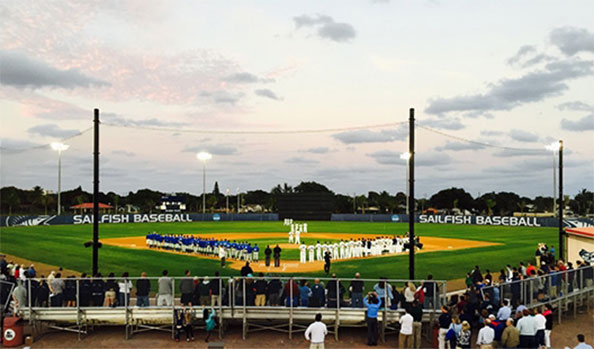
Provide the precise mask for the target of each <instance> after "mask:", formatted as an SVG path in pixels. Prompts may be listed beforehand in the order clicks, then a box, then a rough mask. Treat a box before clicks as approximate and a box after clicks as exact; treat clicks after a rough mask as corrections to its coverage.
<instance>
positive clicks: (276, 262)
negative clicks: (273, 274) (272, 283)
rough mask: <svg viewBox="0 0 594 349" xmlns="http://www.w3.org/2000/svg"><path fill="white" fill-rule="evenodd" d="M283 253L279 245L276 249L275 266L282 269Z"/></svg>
mask: <svg viewBox="0 0 594 349" xmlns="http://www.w3.org/2000/svg"><path fill="white" fill-rule="evenodd" d="M281 251H282V250H281V248H280V247H279V246H278V244H277V245H276V247H275V248H274V266H275V267H280V255H281Z"/></svg>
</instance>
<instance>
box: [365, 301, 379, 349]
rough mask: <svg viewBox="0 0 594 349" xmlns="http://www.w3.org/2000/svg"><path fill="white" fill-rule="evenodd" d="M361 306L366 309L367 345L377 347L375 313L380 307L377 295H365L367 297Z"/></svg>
mask: <svg viewBox="0 0 594 349" xmlns="http://www.w3.org/2000/svg"><path fill="white" fill-rule="evenodd" d="M363 304H364V305H365V307H367V345H369V346H377V337H378V327H377V312H378V310H379V307H380V305H379V300H378V299H377V293H375V292H369V293H367V296H365V298H363Z"/></svg>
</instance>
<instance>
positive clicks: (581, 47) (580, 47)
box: [549, 27, 594, 56]
mask: <svg viewBox="0 0 594 349" xmlns="http://www.w3.org/2000/svg"><path fill="white" fill-rule="evenodd" d="M549 38H550V40H551V43H552V44H553V45H555V46H557V47H558V48H559V50H561V52H563V53H564V54H566V55H567V56H573V55H575V54H576V53H578V52H582V51H585V52H594V34H592V33H590V32H589V31H588V30H587V29H584V28H576V27H562V28H556V29H553V30H552V31H551V35H550V37H549Z"/></svg>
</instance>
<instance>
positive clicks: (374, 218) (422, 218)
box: [0, 213, 594, 228]
mask: <svg viewBox="0 0 594 349" xmlns="http://www.w3.org/2000/svg"><path fill="white" fill-rule="evenodd" d="M99 217H100V218H99V219H100V223H115V224H117V223H166V222H219V221H222V222H230V221H267V222H270V221H278V220H279V215H278V213H240V214H237V213H231V214H225V213H207V214H198V213H151V214H148V213H146V214H145V213H137V214H102V215H99ZM330 220H331V221H336V222H393V223H408V215H405V214H352V213H333V214H332V215H331V218H330ZM415 222H416V223H420V224H424V223H433V224H467V225H499V226H518V227H519V226H525V227H557V226H558V224H559V221H558V220H557V219H556V218H552V217H510V216H455V215H416V216H415ZM91 223H93V216H92V215H90V214H86V215H69V216H66V215H62V216H51V215H38V216H34V215H31V216H0V227H15V226H34V225H67V224H91ZM563 224H564V226H565V227H566V228H576V227H594V219H592V218H565V219H563Z"/></svg>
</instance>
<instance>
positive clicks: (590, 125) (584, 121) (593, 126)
mask: <svg viewBox="0 0 594 349" xmlns="http://www.w3.org/2000/svg"><path fill="white" fill-rule="evenodd" d="M561 128H562V129H564V130H567V131H576V132H582V131H592V130H594V113H590V114H588V115H586V116H584V117H583V118H581V119H579V120H576V121H573V120H569V119H565V118H564V119H563V120H561Z"/></svg>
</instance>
